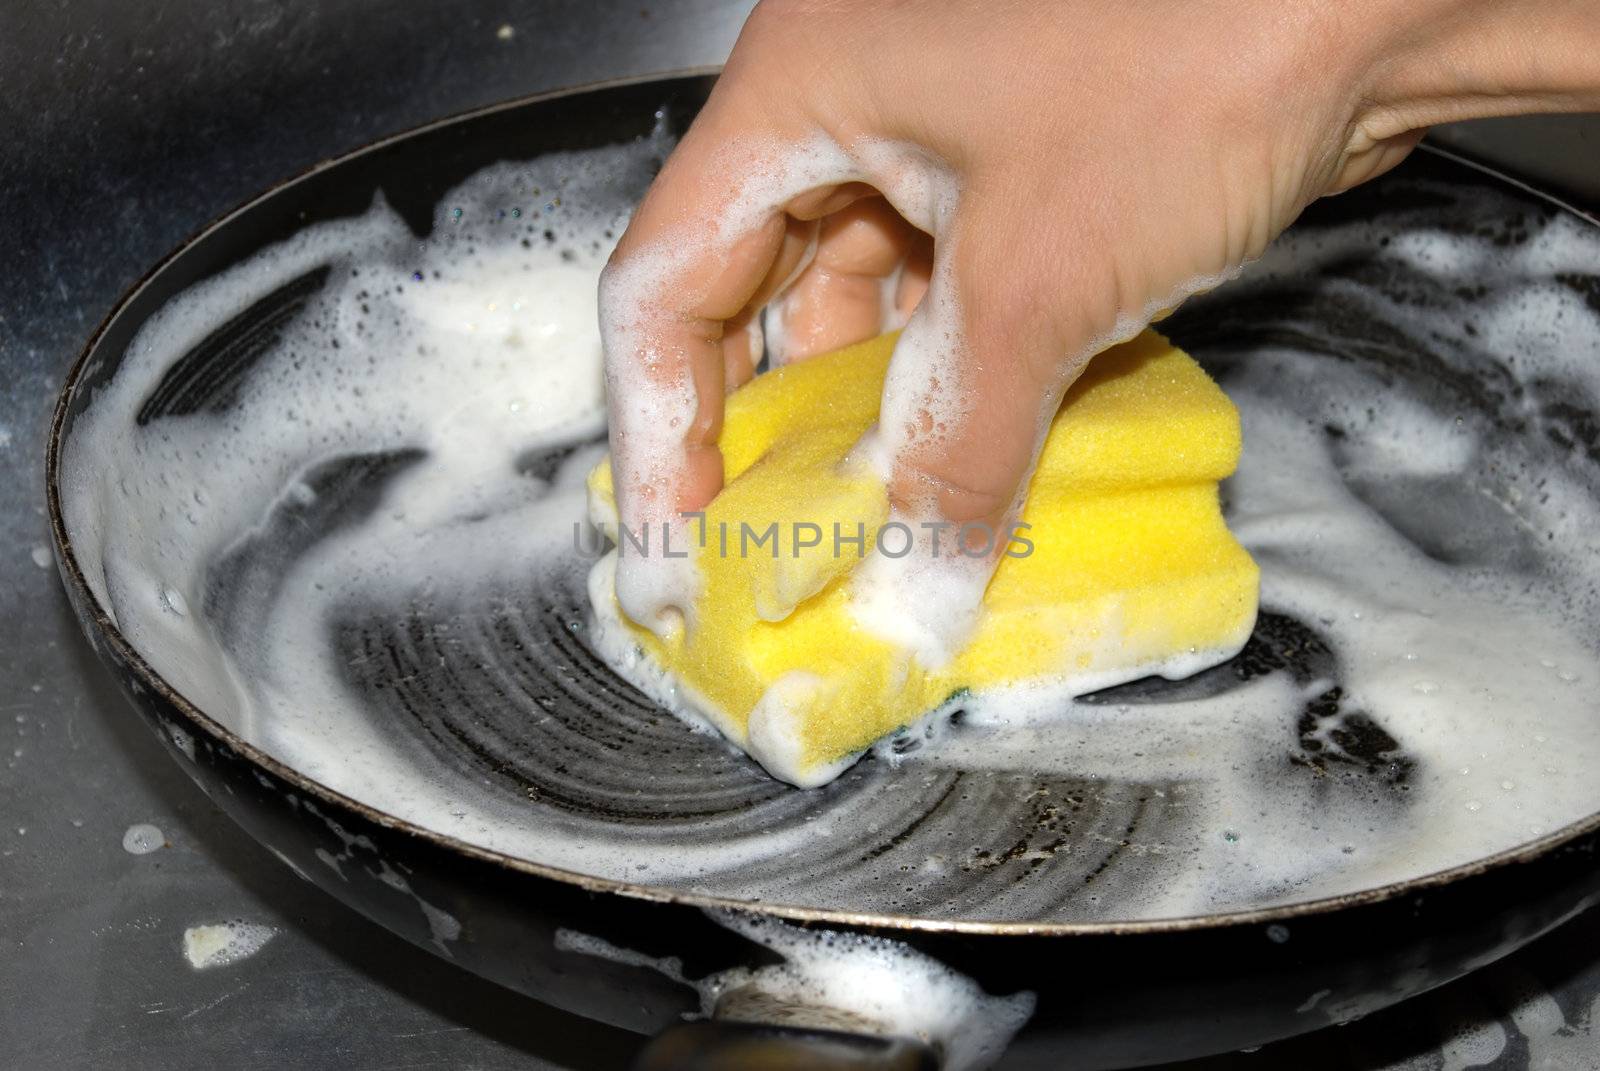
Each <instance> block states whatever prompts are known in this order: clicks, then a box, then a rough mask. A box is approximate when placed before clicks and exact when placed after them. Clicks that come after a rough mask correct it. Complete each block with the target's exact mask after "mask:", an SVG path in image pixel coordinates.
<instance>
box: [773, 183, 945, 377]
mask: <svg viewBox="0 0 1600 1071" xmlns="http://www.w3.org/2000/svg"><path fill="white" fill-rule="evenodd" d="M852 185H857V184H852ZM847 192H857V191H852V190H849V189H848V188H841V190H840V191H837V192H836V193H835V195H834V196H833V197H831V198H813V204H811V205H808V206H804V205H803V206H797V209H796V210H799V211H805V210H807V209H808V208H809V209H812V210H815V209H818V208H821V207H827V208H831V209H833V211H832V213H831V214H830V215H828V216H827V217H826V218H825V219H823V220H822V224H821V230H820V233H819V235H818V238H817V247H816V255H815V256H814V257H813V258H812V259H811V262H810V265H809V266H808V267H806V268H805V270H804V271H803V272H802V273H801V274H800V276H799V278H798V279H796V280H795V282H794V284H793V285H792V286H791V287H789V288H788V290H787V291H786V292H785V293H784V294H783V295H782V297H781V298H780V300H779V301H778V303H777V304H776V305H775V306H774V307H773V308H772V309H771V310H770V311H769V312H768V324H769V329H770V330H771V334H772V335H773V338H771V339H769V350H771V351H772V353H773V361H774V363H776V364H782V363H784V362H785V361H792V360H799V359H801V358H804V357H809V356H813V355H815V354H818V353H826V352H828V351H829V350H835V349H838V348H839V347H841V346H848V345H850V344H851V343H855V342H861V341H864V340H866V339H869V338H872V337H873V336H875V335H877V334H880V333H881V332H883V331H884V330H885V329H886V328H887V327H888V326H890V325H891V323H893V322H896V320H897V317H896V308H897V306H896V299H897V298H898V297H899V296H900V295H899V292H898V282H899V275H900V272H901V269H902V266H903V265H904V264H905V263H906V260H907V257H908V255H909V254H910V253H911V252H913V251H914V250H915V249H917V248H918V246H919V238H921V237H924V236H922V235H921V234H920V232H918V231H917V230H916V229H915V228H913V227H912V226H911V225H910V224H909V223H907V222H906V221H905V220H904V219H903V218H901V216H900V214H899V213H898V212H896V211H895V210H894V209H893V208H892V207H890V205H889V203H888V202H887V201H885V200H884V199H883V198H882V197H878V196H860V197H857V198H855V199H853V200H852V201H851V202H849V203H847V204H846V205H844V206H843V207H836V206H837V205H838V202H839V200H840V199H841V198H840V196H839V195H840V194H843V193H847ZM807 196H808V198H812V195H807ZM918 296H920V295H918Z"/></svg>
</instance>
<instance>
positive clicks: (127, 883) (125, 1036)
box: [0, 0, 1600, 1071]
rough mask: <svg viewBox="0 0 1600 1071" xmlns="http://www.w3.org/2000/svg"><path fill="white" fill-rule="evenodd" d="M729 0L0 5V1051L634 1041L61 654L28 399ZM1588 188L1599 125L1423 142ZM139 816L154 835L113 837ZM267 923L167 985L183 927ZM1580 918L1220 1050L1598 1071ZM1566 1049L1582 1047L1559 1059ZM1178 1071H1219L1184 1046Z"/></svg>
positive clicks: (456, 1054) (704, 32) (474, 1059)
mask: <svg viewBox="0 0 1600 1071" xmlns="http://www.w3.org/2000/svg"><path fill="white" fill-rule="evenodd" d="M748 7H749V0H731V2H718V0H678V2H672V3H666V2H659V3H638V2H635V3H611V2H606V0H590V2H584V0H553V2H547V3H534V2H516V0H484V2H480V3H473V4H470V5H469V4H451V5H447V4H443V3H422V2H415V0H390V2H385V3H378V2H374V0H343V2H339V3H329V4H318V3H315V2H312V0H279V2H260V0H229V2H226V3H223V4H217V5H214V4H212V3H207V2H204V0H150V2H144V3H135V2H124V3H103V2H91V3H74V4H46V3H39V2H32V0H9V2H7V3H5V4H4V5H3V8H0V1067H8V1066H14V1067H19V1068H22V1067H26V1068H37V1069H41V1071H44V1069H54V1068H78V1067H88V1066H116V1067H121V1066H127V1067H160V1068H216V1067H229V1068H236V1067H237V1068H244V1067H262V1068H266V1067H279V1066H282V1065H283V1064H284V1063H285V1062H292V1063H293V1064H294V1065H295V1066H300V1067H329V1068H333V1067H339V1068H363V1067H386V1068H395V1067H405V1068H441V1069H443V1068H452V1069H453V1068H468V1067H475V1068H502V1067H503V1068H543V1067H552V1066H554V1067H581V1068H590V1067H593V1068H615V1067H621V1066H624V1065H625V1064H626V1062H627V1060H628V1058H629V1056H630V1054H631V1053H632V1051H633V1049H634V1048H635V1047H636V1045H637V1040H636V1039H633V1038H631V1037H629V1036H627V1035H623V1034H621V1033H619V1032H617V1031H613V1030H610V1029H608V1028H603V1027H599V1026H595V1025H593V1024H587V1023H584V1022H582V1021H579V1020H574V1019H571V1018H568V1017H565V1016H562V1015H560V1014H558V1013H556V1012H553V1011H548V1010H545V1009H543V1008H542V1007H540V1006H538V1005H536V1004H533V1003H532V1002H529V1001H527V1000H524V999H521V998H518V997H515V996H513V995H511V994H509V993H507V992H504V991H502V990H499V989H497V988H495V987H493V986H491V985H488V984H487V983H483V982H479V981H477V980H476V979H474V978H471V977H469V976H466V975H464V974H462V973H461V972H460V971H458V970H456V969H455V968H453V967H451V966H449V965H448V964H446V963H444V962H442V961H440V960H438V959H436V958H435V957H434V956H432V955H431V954H428V953H424V952H421V951H417V950H415V949H412V948H411V947H410V946H408V945H405V944H403V943H402V942H400V941H399V940H398V939H395V938H392V937H391V936H389V935H388V934H387V933H385V932H383V931H381V930H379V929H377V928H376V927H375V926H373V925H371V924H369V923H367V922H366V921H364V920H363V919H361V918H359V917H357V916H356V915H354V914H352V913H350V912H348V911H346V910H345V909H344V908H342V907H340V906H339V905H337V904H336V903H334V902H333V901H332V900H331V899H328V898H327V897H325V896H324V895H323V894H321V893H320V892H318V891H316V890H314V889H313V888H311V887H310V886H309V885H306V884H305V883H303V882H301V881H300V880H299V879H297V878H296V877H295V876H294V875H293V874H292V873H290V871H289V870H288V869H287V868H286V867H284V866H283V865H281V864H280V863H279V862H278V861H277V860H275V859H274V858H272V856H271V855H270V854H269V853H268V852H267V851H266V850H265V849H263V848H261V847H259V846H257V845H256V844H255V843H254V842H252V841H250V840H248V839H247V838H246V837H245V836H244V835H243V834H241V833H240V832H238V831H237V830H236V829H235V828H234V827H233V826H232V825H231V824H230V823H229V822H228V820H227V819H225V818H224V817H223V816H222V815H221V813H220V812H219V811H217V810H216V809H215V808H214V807H213V806H212V805H211V804H210V802H209V801H208V800H206V798H205V797H204V796H202V795H201V794H200V793H199V792H198V791H197V790H196V789H195V788H194V787H193V786H192V785H191V784H190V783H189V782H188V781H187V779H185V778H184V776H183V775H182V773H181V772H180V771H179V770H178V768H177V766H176V765H174V764H173V763H171V762H170V761H168V760H167V759H166V758H165V756H163V755H162V754H161V753H160V749H159V748H158V747H157V745H156V744H155V741H154V740H153V739H152V738H149V737H148V734H147V733H146V732H145V730H144V729H143V728H142V727H141V726H140V725H139V724H138V723H137V722H136V721H135V720H134V719H133V717H132V716H131V712H130V711H128V710H126V709H125V707H124V705H123V703H122V700H121V699H120V697H119V696H118V695H116V694H115V692H114V691H113V689H112V686H111V684H110V682H109V679H108V678H107V677H106V676H105V675H104V674H103V673H102V671H101V670H100V668H99V666H98V665H97V664H96V663H95V662H94V660H93V657H92V655H91V654H90V653H89V652H88V650H87V647H86V646H85V645H84V644H83V642H82V641H81V639H80V637H79V634H78V632H77V629H76V627H75V625H74V624H73V622H72V620H71V617H70V615H69V613H68V611H67V609H66V606H65V602H64V599H63V598H62V596H61V594H60V591H59V587H58V582H57V579H56V575H55V571H54V566H53V564H52V563H50V562H49V561H48V560H44V559H40V560H44V564H43V565H40V564H38V562H37V561H36V560H35V559H36V556H38V555H41V554H42V553H43V549H44V548H45V547H46V546H47V545H48V538H47V532H46V526H45V521H44V516H43V513H44V509H43V486H42V476H43V460H42V446H43V440H44V431H45V425H46V421H47V419H48V414H49V410H50V407H51V405H52V404H53V401H54V393H55V390H56V388H57V386H58V385H59V383H60V381H61V378H62V376H63V375H64V373H65V371H66V369H67V367H68V365H69V364H70V363H71V361H72V359H73V357H74V356H75V353H76V351H77V349H78V348H79V347H80V346H81V345H82V344H83V342H84V341H85V340H86V339H87V337H88V335H89V333H90V332H91V331H92V330H93V328H94V326H95V325H96V324H97V323H98V322H99V320H100V319H101V318H102V317H103V316H104V315H105V314H106V313H107V312H108V311H109V310H110V308H111V306H112V304H113V303H114V301H115V300H116V298H117V296H118V295H119V294H120V293H121V292H122V291H123V290H124V289H126V288H127V287H128V286H129V285H130V284H131V283H132V282H133V281H134V280H135V279H137V278H138V277H139V276H140V275H141V274H142V273H143V272H144V271H145V270H146V269H147V268H148V267H149V266H150V265H151V264H152V263H154V262H155V261H156V260H157V259H159V258H160V257H161V256H162V255H163V254H165V253H166V252H167V251H168V250H169V249H171V248H172V247H173V246H175V245H176V244H178V243H179V242H180V241H181V240H182V239H183V238H184V237H186V236H187V235H188V234H190V233H192V232H193V231H195V230H196V229H198V228H199V227H200V226H201V225H202V224H204V223H205V222H206V221H207V220H209V219H211V218H212V217H213V216H216V215H217V214H219V213H220V212H222V211H224V210H226V209H228V208H230V207H232V206H233V205H235V204H237V203H239V202H241V201H243V200H245V199H246V198H248V197H249V196H250V195H252V194H253V193H255V192H257V191H259V190H260V189H261V188H263V187H265V186H267V185H268V184H270V183H272V182H274V181H276V180H278V179H281V178H283V177H285V176H288V175H290V174H293V173H294V172H296V171H298V170H300V169H302V168H304V167H307V166H309V165H311V164H313V163H315V162H316V161H317V160H319V159H322V158H324V157H327V156H330V155H333V154H336V153H339V152H343V151H345V150H348V149H351V148H354V147H356V146H358V145H360V144H362V143H363V142H365V141H368V140H370V139H372V138H374V137H376V136H379V135H382V134H387V133H391V132H394V131H398V130H402V129H405V128H407V127H410V126H413V125H416V124H418V123H420V122H423V121H425V120H428V119H432V118H436V117H438V116H441V115H446V114H449V113H452V112H457V111H461V110H464V109H467V108H470V107H473V106H476V105H480V104H486V103H490V102H493V101H498V100H504V99H507V98H510V97H515V96H519V95H522V94H526V93H530V92H535V91H538V90H542V89H548V88H553V87H557V86H563V85H572V84H577V83H582V82H591V81H596V80H599V79H603V78H609V77H614V76H619V75H628V74H639V73H647V72H662V71H669V70H678V69H683V68H687V67H695V66H700V65H705V64H713V63H717V62H720V60H721V59H722V57H723V56H724V55H726V52H727V49H728V48H729V46H730V45H731V43H732V41H733V39H734V36H735V34H736V32H737V29H738V25H739V23H740V21H741V20H742V18H743V15H744V13H745V11H746V10H747V9H748ZM1444 136H1445V137H1446V138H1447V139H1449V140H1450V141H1451V142H1452V143H1453V144H1455V145H1458V146H1460V147H1463V148H1465V149H1466V150H1468V151H1470V152H1473V153H1474V154H1477V155H1480V156H1488V157H1491V158H1493V157H1496V156H1499V157H1501V158H1506V157H1508V156H1509V158H1511V159H1513V160H1514V161H1515V166H1516V167H1518V168H1519V169H1520V170H1522V171H1524V172H1526V173H1529V174H1533V175H1538V176H1542V177H1543V178H1545V179H1546V180H1547V181H1549V182H1552V183H1555V184H1557V185H1561V186H1564V187H1566V188H1567V189H1568V190H1578V189H1580V188H1582V187H1584V186H1585V185H1587V187H1588V190H1587V193H1588V195H1589V196H1592V197H1596V198H1600V121H1596V120H1594V119H1553V120H1518V121H1502V122H1496V123H1489V124H1474V125H1471V126H1468V127H1464V128H1460V129H1457V130H1454V131H1450V132H1446V133H1445V135H1444ZM139 822H152V823H154V824H155V825H157V826H159V827H160V828H161V830H162V831H163V832H164V833H165V836H166V840H167V842H168V846H167V847H165V848H163V849H161V850H159V851H156V852H154V853H151V854H148V855H137V856H136V855H132V854H129V853H128V852H126V851H124V850H123V848H122V837H123V833H124V831H125V830H126V829H127V828H128V827H129V826H130V825H133V824H135V823H139ZM229 919H242V920H244V921H248V922H252V923H261V924H265V925H269V926H272V927H274V928H275V929H276V930H277V931H278V933H277V936H276V937H275V938H274V939H273V940H272V941H271V942H270V943H269V944H268V945H267V946H266V947H265V948H264V949H263V950H262V951H261V952H259V953H258V954H256V955H255V956H253V957H251V958H249V959H246V960H243V961H241V962H239V963H236V964H232V965H229V966H224V967H216V968H212V969H209V970H206V971H195V970H193V969H191V968H190V967H189V965H188V964H187V962H186V961H185V960H184V958H183V955H182V936H183V933H184V930H185V929H186V928H187V927H190V926H194V925H199V924H205V923H217V922H222V921H226V920H229ZM1597 994H1600V919H1597V918H1596V916H1595V913H1594V912H1591V913H1590V916H1589V917H1587V918H1584V919H1580V920H1579V921H1578V922H1576V923H1574V924H1572V925H1570V926H1568V927H1566V928H1565V929H1563V930H1562V931H1559V932H1558V933H1556V934H1554V935H1553V936H1551V937H1549V938H1546V939H1545V940H1544V941H1542V942H1540V943H1539V944H1538V945H1536V946H1534V947H1532V948H1530V949H1528V950H1526V951H1525V952H1524V953H1522V954H1519V955H1518V956H1515V957H1513V958H1512V959H1511V960H1510V961H1508V962H1507V963H1504V964H1501V965H1499V966H1497V967H1495V968H1492V969H1491V970H1489V971H1486V972H1483V973H1482V974H1481V975H1480V976H1478V977H1476V978H1474V979H1470V980H1468V981H1466V982H1464V983H1458V984H1456V985H1454V986H1451V987H1448V988H1447V989H1446V990H1444V991H1442V992H1440V993H1438V994H1435V995H1433V996H1430V997H1428V998H1424V999H1423V1000H1421V1001H1417V1002H1413V1003H1412V1004H1410V1005H1405V1006H1403V1007H1401V1008H1399V1009H1396V1010H1395V1011H1392V1012H1390V1013H1386V1014H1385V1015H1382V1016H1378V1017H1374V1018H1373V1019H1371V1020H1368V1021H1367V1022H1364V1023H1361V1024H1358V1025H1355V1026H1351V1027H1348V1028H1345V1029H1342V1030H1335V1031H1330V1032H1326V1033H1325V1034H1324V1035H1322V1036H1319V1037H1317V1038H1314V1039H1311V1040H1309V1041H1307V1042H1300V1043H1291V1044H1290V1045H1289V1046H1287V1047H1285V1046H1279V1047H1273V1048H1269V1049H1267V1050H1264V1051H1262V1052H1260V1053H1258V1054H1255V1055H1254V1056H1251V1057H1239V1058H1238V1059H1239V1060H1241V1061H1242V1060H1246V1059H1248V1060H1249V1061H1251V1062H1250V1063H1249V1064H1246V1065H1245V1066H1255V1067H1259V1068H1276V1067H1282V1066H1295V1067H1330V1068H1331V1067H1349V1068H1372V1069H1376V1068H1380V1067H1382V1068H1393V1069H1395V1071H1400V1069H1401V1068H1405V1069H1412V1068H1415V1069H1432V1068H1443V1067H1451V1068H1456V1067H1472V1066H1480V1065H1487V1063H1488V1061H1493V1066H1495V1067H1497V1068H1523V1067H1529V1066H1531V1065H1537V1064H1538V1063H1539V1062H1540V1061H1545V1062H1547V1063H1548V1065H1549V1066H1553V1067H1558V1068H1568V1067H1571V1068H1582V1069H1584V1071H1593V1069H1595V1068H1600V1055H1597V1054H1600V1023H1596V1022H1595V1020H1596V1019H1600V996H1597ZM1584 1054H1587V1055H1584ZM1205 1066H1207V1067H1223V1066H1233V1064H1232V1062H1231V1061H1213V1062H1210V1063H1208V1064H1207V1065H1205Z"/></svg>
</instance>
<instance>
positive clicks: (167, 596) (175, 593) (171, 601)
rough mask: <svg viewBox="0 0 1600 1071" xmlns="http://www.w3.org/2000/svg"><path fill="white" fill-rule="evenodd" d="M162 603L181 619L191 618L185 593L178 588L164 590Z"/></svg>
mask: <svg viewBox="0 0 1600 1071" xmlns="http://www.w3.org/2000/svg"><path fill="white" fill-rule="evenodd" d="M161 601H162V603H164V604H165V605H166V608H167V609H168V610H171V611H172V612H173V613H175V614H177V615H178V616H179V617H188V616H189V602H188V600H187V599H185V598H184V597H183V592H181V591H179V590H178V589H177V588H164V589H162V592H161Z"/></svg>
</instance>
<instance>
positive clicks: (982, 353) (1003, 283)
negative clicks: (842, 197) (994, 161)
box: [880, 193, 1096, 549]
mask: <svg viewBox="0 0 1600 1071" xmlns="http://www.w3.org/2000/svg"><path fill="white" fill-rule="evenodd" d="M1026 217H1027V214H1026V213H1016V212H1002V211H995V210H993V209H992V208H991V207H990V204H989V203H985V202H984V200H983V198H982V196H981V194H979V193H969V194H968V195H966V196H965V197H964V198H963V204H962V210H961V212H960V214H959V217H958V219H957V221H956V222H955V224H954V225H953V226H952V229H951V233H950V234H949V236H948V237H946V238H944V239H942V240H941V242H940V244H939V246H938V247H937V248H936V250H935V260H934V263H933V267H932V270H931V281H930V285H929V289H928V296H927V299H926V300H924V301H923V303H922V304H921V306H920V307H918V308H917V311H916V312H915V314H914V315H913V316H912V317H911V320H910V322H909V323H908V324H907V326H906V330H905V333H904V334H903V335H902V336H901V339H900V342H899V344H898V346H897V347H896V350H895V355H894V359H893V361H892V363H891V365H890V370H889V375H888V378H887V381H886V383H885V387H884V399H883V409H882V413H883V417H882V421H881V424H880V434H881V435H882V436H883V439H884V444H885V445H886V446H887V447H888V449H889V450H890V452H891V455H892V458H893V462H892V468H891V479H890V495H891V497H892V499H893V500H894V502H895V505H896V506H897V508H899V509H900V510H902V511H904V512H906V513H909V514H910V515H912V516H914V517H919V518H938V519H942V520H947V521H951V522H954V523H956V524H958V525H959V524H968V523H971V524H981V525H988V526H989V527H990V528H991V529H992V530H993V531H1000V530H1001V529H1002V528H1003V527H1004V525H1005V524H1006V523H1008V522H1009V521H1010V520H1011V513H1012V511H1013V509H1014V507H1015V506H1016V505H1017V504H1018V503H1019V496H1020V492H1021V490H1022V489H1023V485H1024V482H1025V480H1026V479H1027V477H1028V475H1029V474H1030V472H1031V470H1032V467H1033V463H1034V460H1035V458H1036V456H1037V452H1038V449H1039V446H1040V443H1041V442H1042V440H1043V435H1044V432H1045V430H1046V429H1047V427H1048V425H1049V421H1050V418H1051V417H1052V416H1053V415H1054V413H1055V411H1056V409H1057V407H1058V406H1059V405H1060V401H1061V397H1062V394H1063V393H1064V392H1065V390H1066V389H1067V387H1068V386H1069V385H1070V384H1071V382H1072V380H1073V379H1075V378H1076V375H1077V372H1078V371H1080V370H1081V368H1082V365H1083V363H1084V358H1083V356H1082V350H1083V349H1084V347H1085V346H1086V344H1087V342H1088V339H1090V338H1092V337H1094V334H1095V333H1096V325H1094V324H1092V323H1087V322H1084V323H1079V322H1076V321H1075V320H1074V319H1072V317H1073V314H1074V312H1075V310H1076V308H1079V307H1081V306H1079V305H1075V302H1074V299H1073V296H1072V295H1073V292H1074V289H1076V288H1075V287H1074V286H1072V285H1071V284H1070V282H1064V281H1063V280H1064V276H1065V275H1066V273H1064V272H1062V271H1059V270H1055V269H1053V268H1052V266H1053V265H1060V264H1063V263H1071V261H1070V260H1069V258H1067V257H1065V256H1064V253H1065V251H1064V250H1063V249H1060V248H1054V247H1053V243H1052V240H1051V239H1050V237H1049V232H1048V231H1047V230H1046V229H1045V228H1041V227H1038V226H1032V227H1031V228H1030V227H1029V225H1028V224H1027V223H1026ZM1059 310H1066V316H1067V320H1066V322H1063V321H1062V314H1061V312H1060V311H1059ZM1001 542H1002V543H1003V541H1001ZM1000 549H1003V545H1002V546H1001V547H1000Z"/></svg>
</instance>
